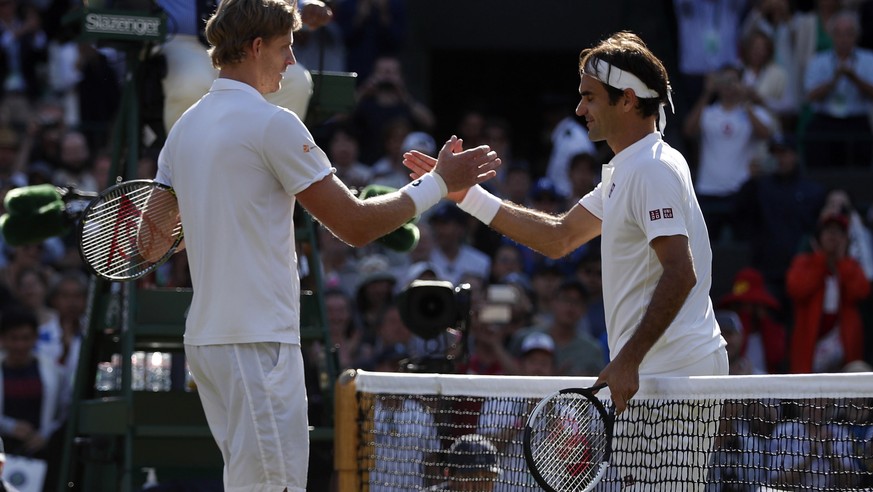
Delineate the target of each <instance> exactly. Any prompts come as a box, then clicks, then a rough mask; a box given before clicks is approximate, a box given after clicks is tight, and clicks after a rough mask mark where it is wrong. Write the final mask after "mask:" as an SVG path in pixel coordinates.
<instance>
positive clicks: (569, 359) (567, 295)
mask: <svg viewBox="0 0 873 492" xmlns="http://www.w3.org/2000/svg"><path fill="white" fill-rule="evenodd" d="M587 303H588V292H587V291H586V290H585V287H584V286H582V284H581V283H580V282H579V281H578V280H566V281H564V282H563V283H562V284H561V286H560V287H559V288H558V291H557V294H556V296H555V299H554V302H553V304H552V306H553V307H552V312H553V314H554V316H553V319H552V321H551V323H549V324H548V325H546V326H543V327H532V328H528V329H526V330H521V331H519V332H518V333H517V334H516V335H515V336H514V337H513V338H514V340H513V346H514V347H516V348H515V352H516V353H518V348H519V347H520V346H521V342H522V341H523V340H524V339H525V337H526V336H527V335H528V334H530V333H531V332H534V331H542V332H545V333H548V334H549V336H551V337H552V340H553V341H554V343H555V367H556V374H557V375H560V376H596V375H598V374H599V373H600V371H601V370H602V369H603V368H604V367H605V365H606V363H605V358H604V357H603V350H602V349H601V347H600V343H599V342H598V341H597V340H595V339H594V338H593V337H592V336H591V335H589V334H588V331H587V330H585V329H584V328H582V329H580V322H581V321H582V319H583V318H584V316H585V311H586V309H587V306H588V304H587Z"/></svg>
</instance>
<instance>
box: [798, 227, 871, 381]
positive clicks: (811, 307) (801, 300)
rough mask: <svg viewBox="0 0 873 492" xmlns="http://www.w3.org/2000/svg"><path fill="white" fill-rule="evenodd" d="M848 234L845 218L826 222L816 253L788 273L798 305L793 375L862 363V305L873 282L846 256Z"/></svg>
mask: <svg viewBox="0 0 873 492" xmlns="http://www.w3.org/2000/svg"><path fill="white" fill-rule="evenodd" d="M848 228H849V219H848V218H847V217H846V216H844V215H829V216H825V217H823V218H822V219H821V220H820V221H819V228H818V232H817V234H816V237H815V238H814V239H812V240H811V245H812V251H811V252H808V253H800V254H798V255H797V256H796V257H795V258H794V261H793V262H792V264H791V267H790V268H789V269H788V274H787V284H786V287H787V289H788V295H789V296H790V297H791V299H792V301H793V303H794V329H793V330H792V333H791V342H790V343H791V345H790V348H791V350H790V354H791V357H790V370H791V372H792V373H809V372H833V371H838V370H839V369H840V368H841V367H843V366H844V365H845V364H847V363H849V362H852V361H854V360H859V359H863V350H864V327H863V324H862V322H861V315H860V312H859V309H858V302H859V301H861V300H862V299H864V298H866V297H867V295H868V294H869V293H870V282H868V281H867V279H866V277H864V271H863V270H862V269H861V265H859V264H858V262H857V261H855V260H854V259H853V258H852V257H850V256H848V254H847V248H848Z"/></svg>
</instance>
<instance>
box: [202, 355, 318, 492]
mask: <svg viewBox="0 0 873 492" xmlns="http://www.w3.org/2000/svg"><path fill="white" fill-rule="evenodd" d="M185 355H186V357H187V359H188V365H189V368H190V370H191V374H192V376H193V377H194V381H195V383H197V392H198V394H199V395H200V401H201V402H202V404H203V410H204V413H205V414H206V420H207V422H208V423H209V429H210V431H212V436H213V437H214V438H215V442H216V443H217V444H218V447H219V449H220V450H221V455H222V457H223V458H224V490H225V492H282V491H284V490H286V489H287V490H288V491H289V492H305V490H306V474H307V471H308V466H309V429H308V419H307V402H306V386H305V382H304V377H303V355H302V354H301V352H300V346H299V345H294V344H287V343H249V344H231V345H205V346H195V345H185Z"/></svg>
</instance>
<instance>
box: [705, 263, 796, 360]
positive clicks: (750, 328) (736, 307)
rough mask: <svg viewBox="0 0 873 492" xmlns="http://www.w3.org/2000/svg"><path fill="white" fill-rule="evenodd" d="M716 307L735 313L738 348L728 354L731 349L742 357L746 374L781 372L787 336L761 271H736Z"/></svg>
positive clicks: (747, 269) (776, 303) (774, 299)
mask: <svg viewBox="0 0 873 492" xmlns="http://www.w3.org/2000/svg"><path fill="white" fill-rule="evenodd" d="M719 308H721V309H725V310H728V311H729V312H732V313H736V315H737V317H738V319H739V321H740V326H739V335H740V339H739V340H738V342H739V345H738V346H736V347H733V348H731V347H730V346H729V347H728V352H730V351H731V349H733V350H734V351H735V353H736V355H737V356H740V357H743V358H745V360H746V361H747V362H748V364H749V366H750V369H751V372H750V373H759V374H763V373H771V374H775V373H781V372H784V365H785V358H786V355H787V348H788V340H787V338H788V335H787V333H786V330H785V327H784V326H783V325H782V324H781V323H780V322H779V321H778V319H777V317H776V315H777V314H778V312H779V310H780V308H781V306H780V304H779V301H777V300H776V298H775V297H773V296H772V295H771V294H770V292H768V291H767V287H766V286H765V285H764V277H763V276H762V275H761V272H759V271H758V270H756V269H754V268H752V267H746V268H743V269H742V270H740V271H739V272H737V274H736V276H735V277H734V283H733V287H732V288H731V292H730V293H728V294H726V295H725V296H723V297H722V298H721V300H720V301H719ZM724 328H725V327H722V329H724Z"/></svg>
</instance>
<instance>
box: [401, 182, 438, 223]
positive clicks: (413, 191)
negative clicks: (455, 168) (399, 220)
mask: <svg viewBox="0 0 873 492" xmlns="http://www.w3.org/2000/svg"><path fill="white" fill-rule="evenodd" d="M400 191H401V192H403V193H406V194H407V195H408V196H409V198H412V201H413V203H415V215H421V214H422V213H423V212H424V211H425V210H427V209H429V208H430V207H433V206H434V205H436V204H437V203H438V202H439V201H440V200H442V198H443V197H444V196H446V195H447V194H448V192H449V190H448V188H447V187H446V182H445V181H443V178H442V176H440V175H439V174H437V173H433V172H431V173H427V174H425V175H424V176H422V177H420V178H418V179H416V180H415V181H413V182H411V183H409V184H408V185H406V186H404V187H403V188H400Z"/></svg>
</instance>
